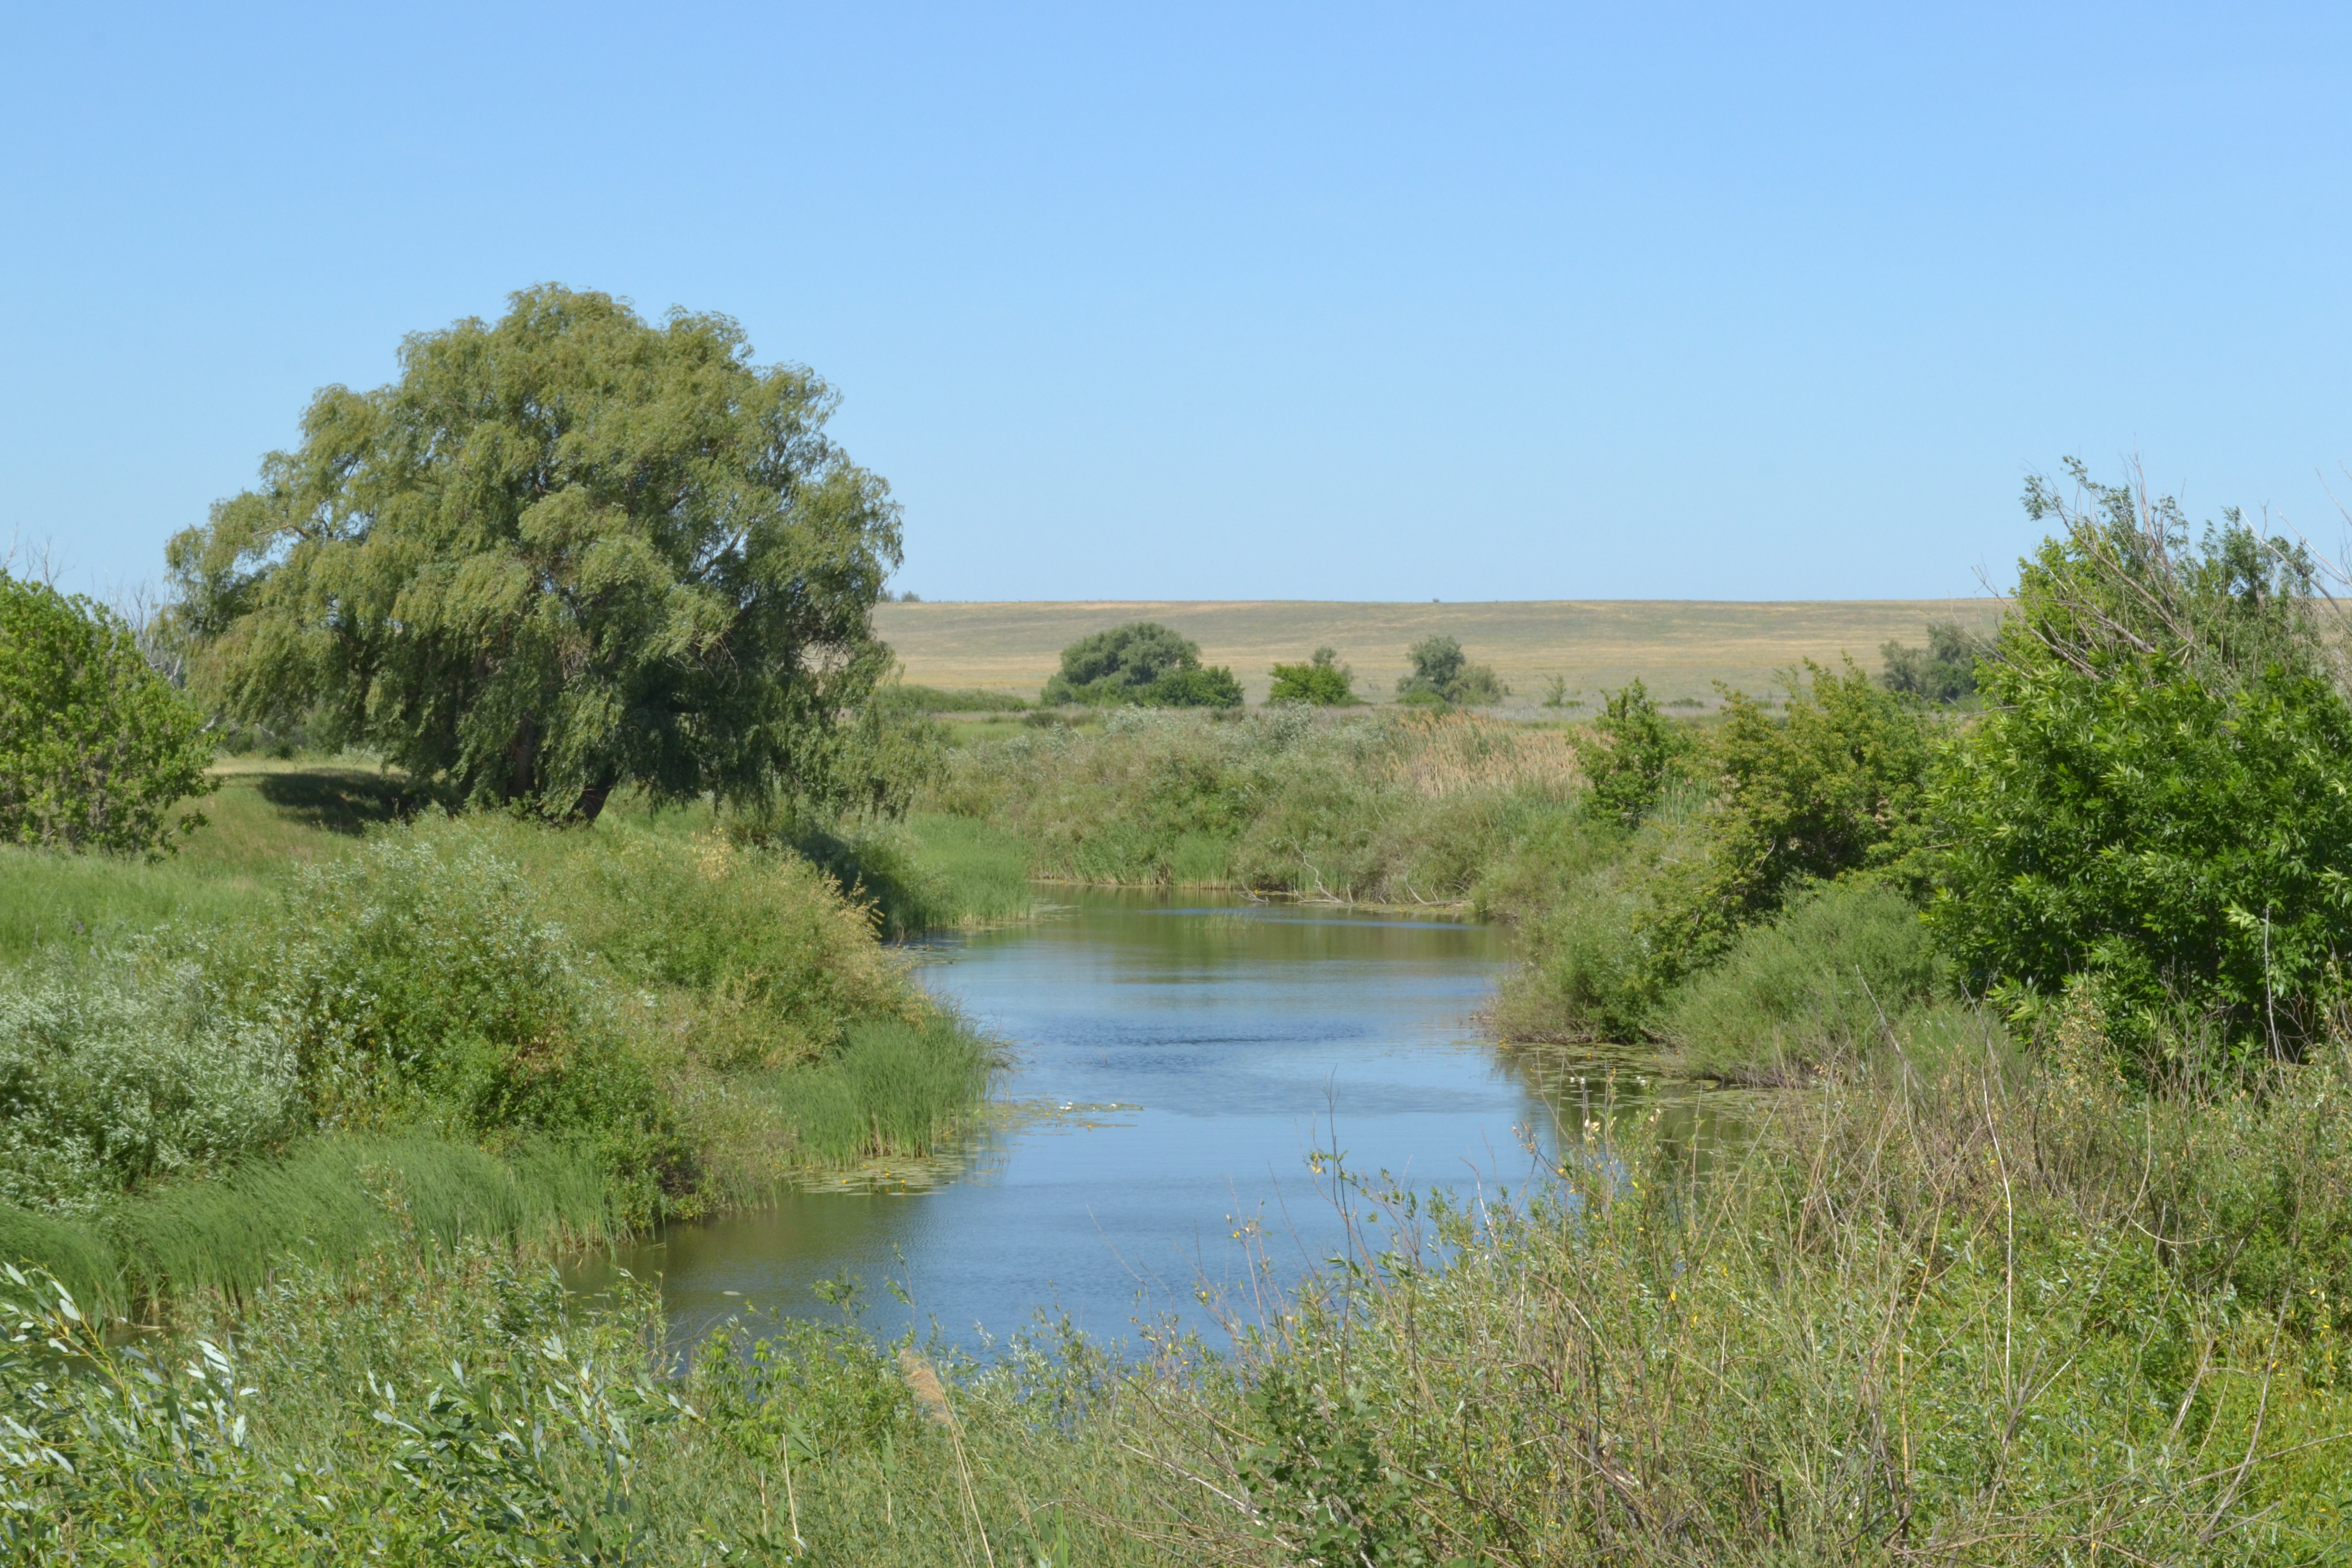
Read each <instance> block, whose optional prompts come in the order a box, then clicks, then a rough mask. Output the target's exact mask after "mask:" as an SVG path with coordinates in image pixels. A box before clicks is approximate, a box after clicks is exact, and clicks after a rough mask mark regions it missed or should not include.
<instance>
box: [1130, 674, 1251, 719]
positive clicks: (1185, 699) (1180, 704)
mask: <svg viewBox="0 0 2352 1568" xmlns="http://www.w3.org/2000/svg"><path fill="white" fill-rule="evenodd" d="M1137 700H1139V701H1140V702H1142V703H1143V704H1144V705H1145V706H1147V707H1151V708H1238V707H1240V706H1241V705H1242V683H1241V682H1240V680H1238V679H1235V678H1234V672H1233V671H1232V670H1230V669H1228V668H1225V667H1224V666H1223V665H1221V664H1218V665H1202V666H1196V667H1194V668H1189V669H1171V670H1170V671H1169V672H1168V673H1167V674H1165V675H1163V676H1161V677H1160V679H1157V680H1155V681H1153V682H1152V683H1151V684H1150V685H1149V686H1147V687H1144V688H1143V689H1142V690H1141V691H1140V692H1139V694H1138V699H1137Z"/></svg>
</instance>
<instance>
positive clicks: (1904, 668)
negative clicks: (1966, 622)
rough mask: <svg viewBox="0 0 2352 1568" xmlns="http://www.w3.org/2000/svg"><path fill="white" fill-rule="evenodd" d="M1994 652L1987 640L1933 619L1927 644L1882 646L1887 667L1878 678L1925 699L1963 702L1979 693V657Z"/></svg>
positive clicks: (1892, 688)
mask: <svg viewBox="0 0 2352 1568" xmlns="http://www.w3.org/2000/svg"><path fill="white" fill-rule="evenodd" d="M1988 651H1990V650H1989V649H1988V648H1987V647H1986V646H1985V644H1984V641H1983V639H1981V638H1979V637H1971V636H1969V634H1968V633H1967V632H1965V631H1962V630H1961V629H1960V627H1959V626H1958V624H1956V623H1954V622H1951V621H1931V622H1929V623H1928V626H1927V647H1906V646H1904V645H1903V644H1901V643H1898V642H1894V641H1889V642H1887V643H1885V644H1884V645H1883V646H1881V647H1880V648H1879V652H1880V653H1881V654H1882V655H1883V656H1884V657H1885V660H1886V668H1885V671H1884V672H1882V673H1881V674H1880V676H1879V678H1878V679H1879V684H1881V685H1883V686H1885V688H1886V689H1887V690H1889V691H1893V692H1897V693H1900V694H1901V695H1903V696H1906V697H1916V698H1917V699H1918V700H1920V701H1922V702H1941V703H1951V702H1959V701H1963V700H1967V699H1968V698H1970V697H1973V696H1975V695H1976V691H1977V660H1978V659H1979V658H1982V657H1983V656H1984V655H1985V653H1987V652H1988Z"/></svg>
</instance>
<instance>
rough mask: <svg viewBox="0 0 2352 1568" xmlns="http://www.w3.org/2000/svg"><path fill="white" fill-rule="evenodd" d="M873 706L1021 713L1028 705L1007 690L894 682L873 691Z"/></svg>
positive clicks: (955, 711) (939, 711) (945, 711)
mask: <svg viewBox="0 0 2352 1568" xmlns="http://www.w3.org/2000/svg"><path fill="white" fill-rule="evenodd" d="M873 701H874V706H876V707H877V708H903V709H905V710H908V711H909V712H913V713H1021V712H1025V711H1026V710H1028V707H1029V704H1028V703H1027V702H1026V701H1024V700H1022V699H1021V698H1018V697H1015V696H1013V694H1012V693H1010V692H1005V691H983V690H982V689H979V688H977V687H959V688H957V689H954V690H952V691H950V690H945V689H941V688H940V687H937V686H917V685H913V684H911V683H908V682H904V681H892V682H891V683H890V684H888V685H887V686H877V687H876V688H875V689H874V699H873Z"/></svg>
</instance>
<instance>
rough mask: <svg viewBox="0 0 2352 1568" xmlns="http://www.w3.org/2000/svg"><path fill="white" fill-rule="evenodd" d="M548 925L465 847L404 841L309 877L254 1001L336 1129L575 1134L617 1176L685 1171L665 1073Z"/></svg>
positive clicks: (477, 850) (398, 836)
mask: <svg viewBox="0 0 2352 1568" xmlns="http://www.w3.org/2000/svg"><path fill="white" fill-rule="evenodd" d="M551 913H552V909H551V904H550V902H549V900H546V899H544V898H543V896H542V895H541V894H540V893H539V892H538V891H537V890H536V889H533V888H532V887H531V886H530V882H529V881H528V880H527V879H525V877H524V876H523V874H522V872H521V869H520V868H519V867H518V866H517V865H515V864H514V863H513V862H512V861H510V860H508V859H505V858H500V857H499V856H498V855H496V854H495V853H493V852H492V851H491V849H490V847H488V845H487V844H485V843H484V842H482V841H481V840H480V838H479V837H470V836H468V835H467V834H466V833H465V832H464V831H462V830H461V829H454V828H449V829H440V830H416V829H408V830H396V831H394V832H393V833H390V834H387V835H385V836H384V837H381V838H378V839H376V840H374V841H373V842H372V843H371V844H369V845H368V846H367V847H365V848H364V849H362V851H360V853H358V854H357V855H354V856H352V858H349V859H347V860H344V861H341V862H339V863H336V864H333V865H330V866H325V867H318V868H305V869H304V870H303V871H302V872H301V873H300V874H299V876H298V878H297V879H296V881H295V884H294V888H293V890H292V892H291V894H290V896H289V908H288V917H289V918H288V920H287V924H286V929H285V930H284V931H283V933H282V936H281V938H280V940H279V942H278V943H277V944H276V945H274V946H273V948H272V949H271V951H270V952H269V953H268V959H267V973H265V974H264V975H262V976H261V977H259V979H258V980H257V983H256V984H257V991H258V994H259V997H260V999H261V1005H263V1006H264V1007H266V1008H267V1009H268V1015H269V1016H271V1017H272V1019H273V1021H274V1022H276V1023H277V1025H278V1027H280V1028H281V1029H283V1030H284V1031H285V1033H286V1037H287V1038H288V1040H289V1043H290V1045H291V1046H292V1047H293V1049H294V1051H295V1053H296V1058H297V1060H298V1061H299V1064H300V1069H301V1074H302V1080H303V1083H304V1086H305V1087H306V1089H308V1090H309V1092H310V1097H311V1100H312V1102H313V1104H314V1105H315V1107H316V1109H317V1111H318V1114H319V1116H320V1119H321V1121H324V1122H326V1123H328V1124H330V1125H336V1124H356V1125H369V1124H381V1123H383V1122H385V1121H399V1120H404V1119H409V1118H422V1119H424V1120H425V1121H428V1122H431V1123H437V1124H441V1125H444V1126H446V1127H447V1128H449V1129H450V1130H452V1131H461V1132H464V1133H469V1134H473V1135H477V1136H478V1135H483V1134H489V1133H497V1132H514V1131H541V1132H550V1133H560V1134H564V1135H568V1136H574V1137H580V1138H583V1139H590V1140H595V1141H600V1142H603V1143H604V1145H605V1147H606V1148H607V1149H608V1151H609V1152H610V1155H611V1157H612V1159H613V1160H614V1166H615V1168H616V1169H621V1170H632V1171H637V1172H643V1173H647V1174H648V1175H656V1176H657V1175H659V1174H660V1173H664V1172H665V1171H666V1170H667V1168H669V1167H670V1166H672V1165H674V1164H675V1163H677V1160H678V1159H679V1157H680V1151H678V1150H677V1148H676V1147H675V1145H674V1142H673V1141H672V1136H671V1130H670V1128H669V1127H668V1125H667V1121H668V1119H667V1113H666V1110H665V1107H664V1105H663V1102H662V1098H661V1096H660V1093H659V1091H658V1089H657V1088H656V1084H655V1081H654V1078H653V1075H652V1072H651V1071H650V1069H649V1068H648V1066H647V1063H646V1060H645V1059H644V1058H643V1057H642V1056H641V1055H640V1053H638V1052H637V1051H635V1050H634V1049H632V1048H631V1045H630V1042H629V1039H628V1037H627V1036H626V1034H625V1031H624V1029H623V1026H622V1024H621V1021H620V1019H619V1018H618V1016H616V1010H615V1005H614V1002H615V999H614V997H613V996H612V995H611V994H609V993H608V992H607V991H606V990H605V988H604V987H603V986H600V985H599V984H597V982H596V978H595V976H594V974H593V972H592V971H591V969H590V968H589V965H588V962H587V961H588V954H587V953H586V952H583V949H582V948H581V946H580V944H579V942H578V941H577V940H576V938H575V937H574V936H573V935H572V933H571V932H570V931H566V930H565V928H564V927H562V925H559V924H557V923H556V922H555V921H553V920H552V919H551ZM662 934H663V935H664V936H666V937H668V938H670V939H672V940H675V941H678V942H682V943H688V944H691V942H692V940H693V936H694V933H693V932H692V931H667V932H664V933H662ZM689 950H690V948H689ZM689 962H690V961H689Z"/></svg>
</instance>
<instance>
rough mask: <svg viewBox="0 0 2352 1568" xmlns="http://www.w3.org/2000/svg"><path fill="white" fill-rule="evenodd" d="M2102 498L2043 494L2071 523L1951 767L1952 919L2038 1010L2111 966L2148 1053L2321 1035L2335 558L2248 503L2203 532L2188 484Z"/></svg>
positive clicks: (2327, 970)
mask: <svg viewBox="0 0 2352 1568" xmlns="http://www.w3.org/2000/svg"><path fill="white" fill-rule="evenodd" d="M2078 477H2079V476H2078ZM2035 494H2036V492H2030V499H2034V497H2035ZM2094 498H2095V510H2091V511H2088V512H2077V511H2074V510H2071V509H2063V508H2059V507H2058V503H2057V502H2055V501H2054V500H2051V499H2050V497H2049V495H2048V493H2047V491H2046V490H2043V491H2041V492H2038V499H2035V500H2034V504H2036V505H2037V506H2038V507H2039V508H2041V510H2040V511H2038V512H2037V515H2051V514H2052V513H2053V510H2054V511H2055V513H2056V515H2058V516H2059V517H2060V518H2061V520H2062V521H2063V522H2064V524H2065V530H2064V532H2063V535H2062V536H2060V537H2054V538H2053V539H2051V540H2050V541H2049V542H2046V543H2045V544H2044V545H2043V546H2042V549H2041V550H2040V551H2039V552H2037V553H2036V554H2035V556H2034V557H2033V558H2032V559H2031V560H2028V561H2025V562H2023V563H2021V564H2020V570H2019V581H2018V589H2017V595H2016V601H2015V603H2016V608H2015V610H2014V612H2013V614H2012V615H2011V617H2010V618H2009V619H2008V620H2006V621H2005V622H2004V623H2003V624H2002V626H2001V628H2000V634H1999V640H1998V643H1997V649H1996V656H1995V657H1994V658H1991V659H1990V660H1988V661H1987V662H1986V663H1985V664H1984V665H1983V666H1982V668H1983V670H1984V679H1985V690H1986V695H1987V698H1988V711H1987V712H1986V714H1985V716H1984V718H1983V719H1982V720H1980V721H1979V722H1978V723H1977V724H1976V725H1975V726H1973V727H1972V728H1971V729H1970V730H1969V731H1968V733H1967V734H1966V735H1965V737H1964V738H1963V739H1962V741H1961V742H1960V743H1959V744H1958V745H1957V746H1955V747H1954V748H1953V749H1952V751H1951V752H1950V753H1949V755H1948V761H1947V764H1946V765H1945V766H1944V767H1943V768H1942V769H1941V770H1940V771H1939V773H1938V774H1937V780H1936V786H1935V796H1934V810H1935V816H1936V821H1937V833H1936V838H1937V845H1938V848H1937V852H1936V855H1935V858H1934V867H1935V876H1936V879H1937V885H1938V886H1937V898H1936V900H1935V902H1934V904H1933V906H1932V910H1931V914H1932V918H1933V921H1934V923H1935V925H1936V928H1937V931H1939V932H1940V933H1941V934H1942V936H1943V937H1944V939H1945V940H1946V941H1947V942H1948V943H1949V944H1950V945H1951V947H1952V949H1953V951H1954V952H1955V953H1956V954H1957V955H1958V958H1959V960H1960V962H1961V963H1962V965H1963V967H1964V971H1965V978H1966V979H1967V981H1968V983H1969V984H1970V985H1971V986H1972V987H1979V988H1983V989H1985V990H1988V991H1990V994H1992V995H1993V996H1994V997H1995V998H1996V999H1997V1000H1998V1001H2000V1003H2002V1004H2003V1005H2006V1006H2007V1007H2008V1008H2009V1009H2010V1010H2011V1013H2012V1015H2013V1016H2018V1017H2020V1018H2031V1017H2032V1016H2036V1015H2038V1014H2039V1013H2040V1012H2041V1011H2042V1009H2043V1008H2045V1007H2046V1006H2047V1005H2049V1004H2051V1003H2052V1002H2053V1000H2054V999H2056V998H2058V997H2060V996H2062V995H2063V994H2065V993H2066V992H2067V991H2068V990H2069V989H2070V987H2073V986H2076V985H2080V986H2084V987H2086V988H2087V990H2088V992H2089V993H2090V994H2091V996H2092V998H2093V1000H2094V1002H2095V1005H2096V1006H2097V1008H2098V1009H2099V1010H2100V1012H2101V1013H2102V1015H2103V1016H2104V1017H2105V1024H2106V1027H2107V1029H2108V1031H2109V1032H2110V1033H2111V1034H2112V1035H2113V1036H2114V1037H2116V1040H2117V1041H2118V1042H2119V1043H2120V1044H2121V1045H2122V1046H2123V1047H2124V1048H2126V1050H2127V1051H2128V1052H2129V1053H2130V1054H2131V1055H2132V1056H2133V1057H2134V1058H2136V1060H2137V1063H2138V1065H2139V1066H2140V1067H2141V1068H2149V1069H2155V1068H2159V1067H2162V1066H2163V1065H2164V1064H2165V1063H2166V1062H2168V1061H2169V1060H2171V1059H2172V1058H2177V1057H2179V1055H2180V1054H2181V1053H2182V1052H2184V1051H2192V1047H2195V1042H2196V1041H2197V1040H2198V1039H2199V1038H2200V1037H2202V1038H2204V1039H2206V1040H2208V1041H2210V1043H2211V1046H2212V1047H2213V1051H2207V1050H2205V1049H2204V1048H2203V1047H2195V1049H2194V1050H2193V1051H2192V1054H2199V1055H2205V1056H2207V1057H2208V1058H2210V1057H2212V1055H2213V1054H2214V1052H2219V1053H2220V1054H2221V1055H2226V1056H2230V1057H2235V1058H2242V1057H2244V1056H2245V1055H2247V1054H2250V1053H2252V1054H2271V1053H2273V1052H2276V1053H2281V1054H2286V1055H2290V1056H2291V1055H2294V1054H2297V1053H2299V1052H2301V1051H2302V1050H2304V1049H2305V1047H2307V1045H2308V1044H2309V1043H2310V1042H2312V1041H2314V1040H2316V1039H2318V1038H2320V1037H2322V1036H2323V1034H2324V1033H2325V1031H2326V1028H2327V1026H2328V1017H2329V1015H2330V1011H2331V1009H2332V1008H2333V1007H2334V1006H2335V1005H2336V1002H2337V1000H2338V999H2339V998H2340V997H2341V995H2342V994H2343V987H2342V982H2341V979H2340V973H2341V965H2342V963H2343V961H2344V956H2345V954H2347V952H2352V904H2347V900H2346V899H2345V897H2344V892H2343V871H2344V868H2345V867H2346V866H2347V865H2352V765H2347V762H2346V760H2345V759H2346V758H2347V755H2352V706H2347V702H2346V700H2345V698H2344V694H2343V692H2342V690H2341V689H2339V688H2338V687H2337V685H2336V682H2335V680H2334V679H2332V670H2331V654H2330V649H2329V648H2328V647H2327V646H2326V639H2325V638H2324V637H2322V635H2321V633H2320V631H2319V629H2318V628H2317V627H2316V626H2315V624H2314V622H2313V619H2312V609H2311V605H2312V603H2313V600H2314V596H2315V595H2314V591H2313V587H2312V576H2311V571H2310V567H2309V564H2308V563H2307V562H2305V560H2304V559H2303V558H2302V557H2301V555H2300V552H2298V550H2297V549H2296V548H2295V547H2294V546H2291V545H2289V544H2287V543H2286V542H2284V541H2282V540H2272V541H2263V540H2261V539H2259V538H2257V537H2256V536H2255V535H2254V534H2253V532H2252V531H2251V530H2250V529H2247V528H2246V527H2244V526H2243V525H2242V523H2240V522H2239V521H2236V519H2235V518H2234V516H2232V517H2231V519H2230V520H2229V521H2228V522H2227V524H2226V526H2224V527H2222V528H2221V529H2219V530H2209V531H2208V532H2207V534H2206V536H2205V539H2204V541H2203V543H2202V545H2201V547H2193V546H2192V545H2191V544H2190V542H2189V538H2188V533H2187V528H2186V524H2185V522H2184V521H2182V520H2181V518H2180V517H2179V511H2178V509H2177V508H2174V507H2172V506H2171V504H2170V503H2169V502H2159V503H2156V504H2155V505H2153V506H2150V505H2147V503H2146V502H2145V498H2140V497H2137V496H2135V495H2134V494H2133V493H2132V492H2130V491H2127V490H2124V489H2104V490H2095V492H2094ZM2202 1065H2205V1066H2212V1065H2217V1064H2216V1062H2215V1061H2213V1060H2211V1059H2208V1060H2207V1061H2206V1062H2205V1063H2204V1064H2202Z"/></svg>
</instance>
